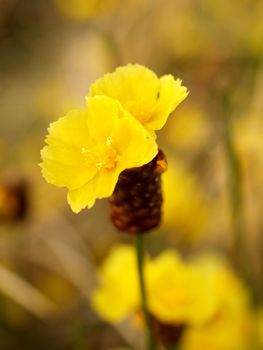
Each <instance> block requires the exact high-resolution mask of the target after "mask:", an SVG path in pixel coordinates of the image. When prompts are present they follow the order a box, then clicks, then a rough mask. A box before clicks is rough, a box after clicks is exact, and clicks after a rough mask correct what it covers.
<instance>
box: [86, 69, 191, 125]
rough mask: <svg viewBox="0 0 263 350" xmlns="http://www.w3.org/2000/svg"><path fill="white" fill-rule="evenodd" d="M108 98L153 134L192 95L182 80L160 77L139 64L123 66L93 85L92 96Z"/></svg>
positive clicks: (90, 93)
mask: <svg viewBox="0 0 263 350" xmlns="http://www.w3.org/2000/svg"><path fill="white" fill-rule="evenodd" d="M96 95H105V96H109V97H111V98H113V99H116V100H118V101H119V102H120V103H121V105H122V106H123V108H124V109H126V110H127V111H128V112H129V113H130V114H131V115H133V116H134V117H135V118H136V119H137V120H139V121H140V122H141V123H142V124H143V125H144V126H145V127H146V128H147V130H149V131H152V130H159V129H161V128H162V127H163V126H164V124H165V123H166V120H167V118H168V116H169V114H170V113H171V112H173V110H174V109H175V108H176V107H177V106H178V105H179V103H180V102H182V101H183V100H184V99H185V98H186V96H187V95H188V91H187V89H186V87H184V86H182V85H181V80H180V79H176V80H175V79H174V77H173V76H172V75H164V76H162V77H161V78H158V77H157V76H156V75H155V74H154V73H153V72H152V71H151V70H150V69H148V68H146V67H144V66H141V65H139V64H134V65H133V64H128V65H127V66H123V67H119V68H117V69H116V70H115V72H113V73H109V74H106V75H105V76H104V77H103V78H100V79H98V80H97V81H96V82H95V83H94V84H92V85H91V87H90V91H89V96H96Z"/></svg>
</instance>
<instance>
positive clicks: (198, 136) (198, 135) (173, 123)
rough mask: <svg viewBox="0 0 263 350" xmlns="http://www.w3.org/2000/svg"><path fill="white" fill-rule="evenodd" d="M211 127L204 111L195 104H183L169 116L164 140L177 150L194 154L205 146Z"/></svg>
mask: <svg viewBox="0 0 263 350" xmlns="http://www.w3.org/2000/svg"><path fill="white" fill-rule="evenodd" d="M209 137H211V127H210V124H209V122H208V120H207V118H206V115H205V113H204V111H203V110H202V109H201V108H199V107H198V106H196V105H188V104H185V105H184V106H182V108H180V111H178V112H177V113H176V116H175V117H174V118H171V119H170V120H169V122H168V125H167V128H166V129H165V140H166V142H168V143H169V144H170V145H171V146H172V147H174V148H176V150H178V151H182V152H187V153H188V152H189V153H194V154H196V153H197V152H200V150H201V149H202V148H204V147H205V146H207V144H208V142H209Z"/></svg>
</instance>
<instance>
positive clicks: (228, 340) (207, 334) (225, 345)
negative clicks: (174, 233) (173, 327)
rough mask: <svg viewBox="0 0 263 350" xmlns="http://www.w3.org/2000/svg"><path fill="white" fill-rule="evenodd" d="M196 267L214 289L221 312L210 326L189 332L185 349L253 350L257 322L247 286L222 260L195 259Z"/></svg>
mask: <svg viewBox="0 0 263 350" xmlns="http://www.w3.org/2000/svg"><path fill="white" fill-rule="evenodd" d="M193 263H194V265H195V267H196V268H197V269H201V270H202V271H203V273H204V274H205V275H206V277H207V279H209V280H210V281H211V283H212V284H213V285H214V293H213V298H214V299H215V301H216V303H217V308H216V312H215V315H214V317H213V318H212V319H211V321H210V322H208V323H206V324H204V325H201V326H198V327H189V328H188V329H187V330H186V332H185V333H184V336H183V339H182V346H181V348H182V349H183V350H201V349H209V350H245V349H247V350H248V349H250V346H249V345H251V340H252V339H251V336H252V334H253V320H252V317H251V312H250V308H249V297H248V293H247V291H246V289H245V287H244V285H243V284H242V282H241V281H240V280H239V279H238V278H237V277H236V276H235V275H234V274H233V272H232V271H231V270H230V269H229V267H228V266H227V265H226V264H225V262H224V261H223V260H222V259H220V258H218V257H215V256H211V255H210V256H209V255H207V256H203V257H201V258H198V259H195V261H194V262H193Z"/></svg>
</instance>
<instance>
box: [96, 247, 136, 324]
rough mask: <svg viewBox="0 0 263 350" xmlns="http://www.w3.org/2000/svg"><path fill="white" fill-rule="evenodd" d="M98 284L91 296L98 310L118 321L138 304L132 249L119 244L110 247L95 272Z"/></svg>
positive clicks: (113, 320)
mask: <svg viewBox="0 0 263 350" xmlns="http://www.w3.org/2000/svg"><path fill="white" fill-rule="evenodd" d="M98 280H99V287H98V288H97V289H96V290H95V291H94V293H93V295H92V299H91V302H92V305H93V307H94V309H95V310H96V311H97V313H98V314H99V315H100V316H101V317H102V318H103V319H105V320H107V321H109V322H118V321H121V320H122V319H124V318H125V317H127V316H129V315H131V314H132V313H134V311H135V310H136V309H137V308H138V307H139V304H140V295H139V285H138V277H137V269H136V254H135V251H134V248H133V247H131V246H128V245H118V246H116V247H115V248H113V249H112V251H111V252H110V254H109V255H108V257H107V259H106V260H105V261H104V263H103V265H102V267H101V268H100V270H99V273H98Z"/></svg>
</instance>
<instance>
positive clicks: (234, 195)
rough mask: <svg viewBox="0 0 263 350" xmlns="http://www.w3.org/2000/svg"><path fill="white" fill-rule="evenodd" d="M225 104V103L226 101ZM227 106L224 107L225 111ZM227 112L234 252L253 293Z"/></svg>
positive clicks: (237, 165) (239, 180)
mask: <svg viewBox="0 0 263 350" xmlns="http://www.w3.org/2000/svg"><path fill="white" fill-rule="evenodd" d="M226 104H227V103H226ZM227 111H228V108H226V111H225V112H227ZM228 114H229V113H225V116H224V143H225V153H226V158H227V163H228V171H229V200H230V210H231V216H232V226H233V233H234V240H235V254H236V258H237V264H238V267H239V268H240V270H241V273H242V274H243V278H244V279H245V280H246V281H247V283H248V284H249V285H250V287H251V289H252V294H254V295H253V296H254V298H256V295H255V285H254V276H253V273H251V265H250V264H251V257H250V254H249V251H248V248H247V244H246V240H245V230H244V215H243V192H242V185H243V181H242V180H243V179H242V171H241V167H240V163H239V159H238V156H237V154H236V151H235V148H234V144H233V139H232V129H231V120H230V119H229V115H228Z"/></svg>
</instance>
